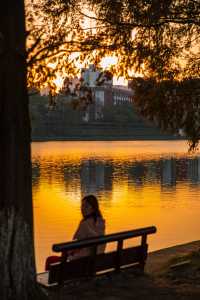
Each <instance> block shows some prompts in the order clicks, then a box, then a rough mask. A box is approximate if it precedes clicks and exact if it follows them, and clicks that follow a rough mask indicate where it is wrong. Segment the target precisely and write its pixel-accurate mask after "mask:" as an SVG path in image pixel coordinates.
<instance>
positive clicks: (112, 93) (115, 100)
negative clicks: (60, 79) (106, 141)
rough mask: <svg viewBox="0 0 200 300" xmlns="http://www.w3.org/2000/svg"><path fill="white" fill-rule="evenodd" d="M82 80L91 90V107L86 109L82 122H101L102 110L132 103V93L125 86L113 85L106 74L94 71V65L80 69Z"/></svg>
mask: <svg viewBox="0 0 200 300" xmlns="http://www.w3.org/2000/svg"><path fill="white" fill-rule="evenodd" d="M82 79H83V81H84V84H85V85H86V86H89V87H91V88H92V95H93V103H94V105H93V107H92V108H88V109H87V110H86V111H85V114H84V116H83V121H85V122H88V121H90V120H94V121H95V120H102V119H103V118H104V116H103V108H104V107H108V106H113V105H122V104H127V103H133V96H134V92H133V90H132V89H130V88H128V87H127V86H118V85H113V79H112V78H111V77H109V76H108V73H106V71H105V72H103V71H101V70H96V68H95V66H94V65H90V66H89V68H88V69H82Z"/></svg>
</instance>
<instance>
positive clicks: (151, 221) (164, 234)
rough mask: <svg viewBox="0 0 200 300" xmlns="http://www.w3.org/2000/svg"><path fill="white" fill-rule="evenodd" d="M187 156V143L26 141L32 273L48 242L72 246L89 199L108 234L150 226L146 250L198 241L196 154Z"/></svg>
mask: <svg viewBox="0 0 200 300" xmlns="http://www.w3.org/2000/svg"><path fill="white" fill-rule="evenodd" d="M187 150H188V145H187V143H186V142H185V141H123V142H121V141H120V142H117V141H112V142H111V141H108V142H107V141H106V142H97V141H94V142H93V141H91V142H86V141H84V142H80V141H77V142H34V143H32V168H33V206H34V229H35V230H34V234H35V249H36V263H37V271H38V272H40V271H43V270H44V261H45V258H46V257H47V256H49V255H51V254H52V252H51V246H52V244H53V243H58V242H64V241H68V240H71V238H72V235H73V233H74V231H75V229H76V227H77V225H78V223H79V221H80V219H81V214H80V201H81V198H82V197H83V196H84V195H86V194H90V193H93V194H95V195H97V197H98V199H99V202H100V207H101V210H102V213H103V215H104V218H105V219H106V232H107V233H112V232H116V231H123V230H130V229H134V228H139V227H143V226H151V225H155V226H156V227H157V230H158V231H157V233H156V234H154V235H152V236H151V237H150V238H149V248H150V251H153V250H156V249H161V248H165V247H169V246H172V245H176V244H182V243H186V242H189V241H193V240H198V239H199V238H200V153H199V152H197V153H195V154H188V153H187ZM131 243H133V241H131V240H130V241H129V242H128V245H131ZM113 247H115V245H111V246H110V248H109V249H108V250H110V249H111V248H113Z"/></svg>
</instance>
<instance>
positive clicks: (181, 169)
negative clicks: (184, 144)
mask: <svg viewBox="0 0 200 300" xmlns="http://www.w3.org/2000/svg"><path fill="white" fill-rule="evenodd" d="M187 169H188V159H187V158H180V159H177V160H176V180H177V181H185V180H187V177H188V174H187Z"/></svg>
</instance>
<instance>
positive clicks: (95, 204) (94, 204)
mask: <svg viewBox="0 0 200 300" xmlns="http://www.w3.org/2000/svg"><path fill="white" fill-rule="evenodd" d="M82 201H87V203H89V204H90V205H91V207H92V208H93V210H94V212H93V213H92V214H90V215H88V216H86V217H84V219H88V218H91V217H92V218H94V221H95V223H96V221H97V218H98V217H100V218H103V217H102V213H101V211H100V208H99V202H98V200H97V197H95V196H94V195H88V196H85V197H84V198H83V199H82Z"/></svg>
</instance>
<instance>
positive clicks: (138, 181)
mask: <svg viewBox="0 0 200 300" xmlns="http://www.w3.org/2000/svg"><path fill="white" fill-rule="evenodd" d="M146 171H147V170H146V167H145V165H144V162H141V161H140V162H134V163H133V165H132V166H131V167H130V168H129V170H128V177H129V182H130V181H133V183H134V184H135V185H136V186H143V185H144V181H145V176H146Z"/></svg>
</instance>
